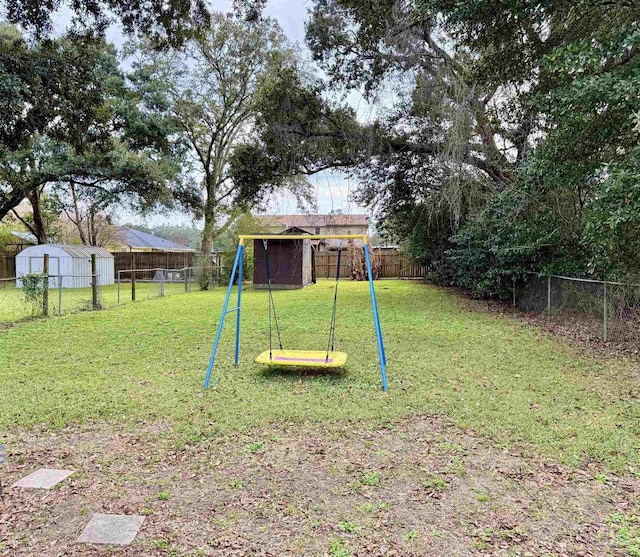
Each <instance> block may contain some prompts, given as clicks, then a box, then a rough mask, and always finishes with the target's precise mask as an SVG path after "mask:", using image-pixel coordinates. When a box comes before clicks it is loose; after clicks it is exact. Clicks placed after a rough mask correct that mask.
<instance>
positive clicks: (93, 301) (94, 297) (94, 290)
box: [91, 253, 100, 310]
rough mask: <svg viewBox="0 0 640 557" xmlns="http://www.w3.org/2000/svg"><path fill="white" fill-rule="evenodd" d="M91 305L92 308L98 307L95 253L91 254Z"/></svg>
mask: <svg viewBox="0 0 640 557" xmlns="http://www.w3.org/2000/svg"><path fill="white" fill-rule="evenodd" d="M91 305H92V307H93V309H94V310H96V309H100V303H99V301H98V261H97V258H96V254H95V253H92V254H91Z"/></svg>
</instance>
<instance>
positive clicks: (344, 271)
mask: <svg viewBox="0 0 640 557" xmlns="http://www.w3.org/2000/svg"><path fill="white" fill-rule="evenodd" d="M348 259H349V256H348V254H347V252H346V250H345V251H343V252H342V259H341V261H340V278H349V265H348ZM372 263H373V265H374V266H375V267H377V268H378V269H379V271H380V272H379V275H378V278H424V277H425V276H426V274H427V268H426V267H425V266H424V265H413V264H411V262H410V261H409V259H407V258H406V257H405V256H404V255H403V254H401V253H400V252H398V251H395V250H394V251H391V250H384V251H383V250H376V249H375V248H374V249H373V261H372ZM337 265H338V254H337V253H336V252H329V253H327V252H317V253H316V255H315V266H316V278H319V279H322V278H334V277H335V276H336V266H337Z"/></svg>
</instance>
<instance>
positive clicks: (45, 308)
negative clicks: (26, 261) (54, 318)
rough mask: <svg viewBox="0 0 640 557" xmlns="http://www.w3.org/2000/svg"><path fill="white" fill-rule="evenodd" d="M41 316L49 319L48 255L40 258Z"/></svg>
mask: <svg viewBox="0 0 640 557" xmlns="http://www.w3.org/2000/svg"><path fill="white" fill-rule="evenodd" d="M42 274H43V277H42V279H43V281H42V282H43V284H42V315H44V317H49V254H48V253H45V254H44V256H43V258H42Z"/></svg>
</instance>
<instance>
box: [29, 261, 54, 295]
mask: <svg viewBox="0 0 640 557" xmlns="http://www.w3.org/2000/svg"><path fill="white" fill-rule="evenodd" d="M43 270H44V257H29V273H42V271H43ZM59 274H60V258H59V257H49V286H50V287H52V288H56V287H57V286H58V275H59Z"/></svg>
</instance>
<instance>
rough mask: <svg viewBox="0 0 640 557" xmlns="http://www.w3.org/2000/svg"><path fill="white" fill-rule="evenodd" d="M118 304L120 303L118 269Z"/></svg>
mask: <svg viewBox="0 0 640 557" xmlns="http://www.w3.org/2000/svg"><path fill="white" fill-rule="evenodd" d="M118 305H120V271H118Z"/></svg>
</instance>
